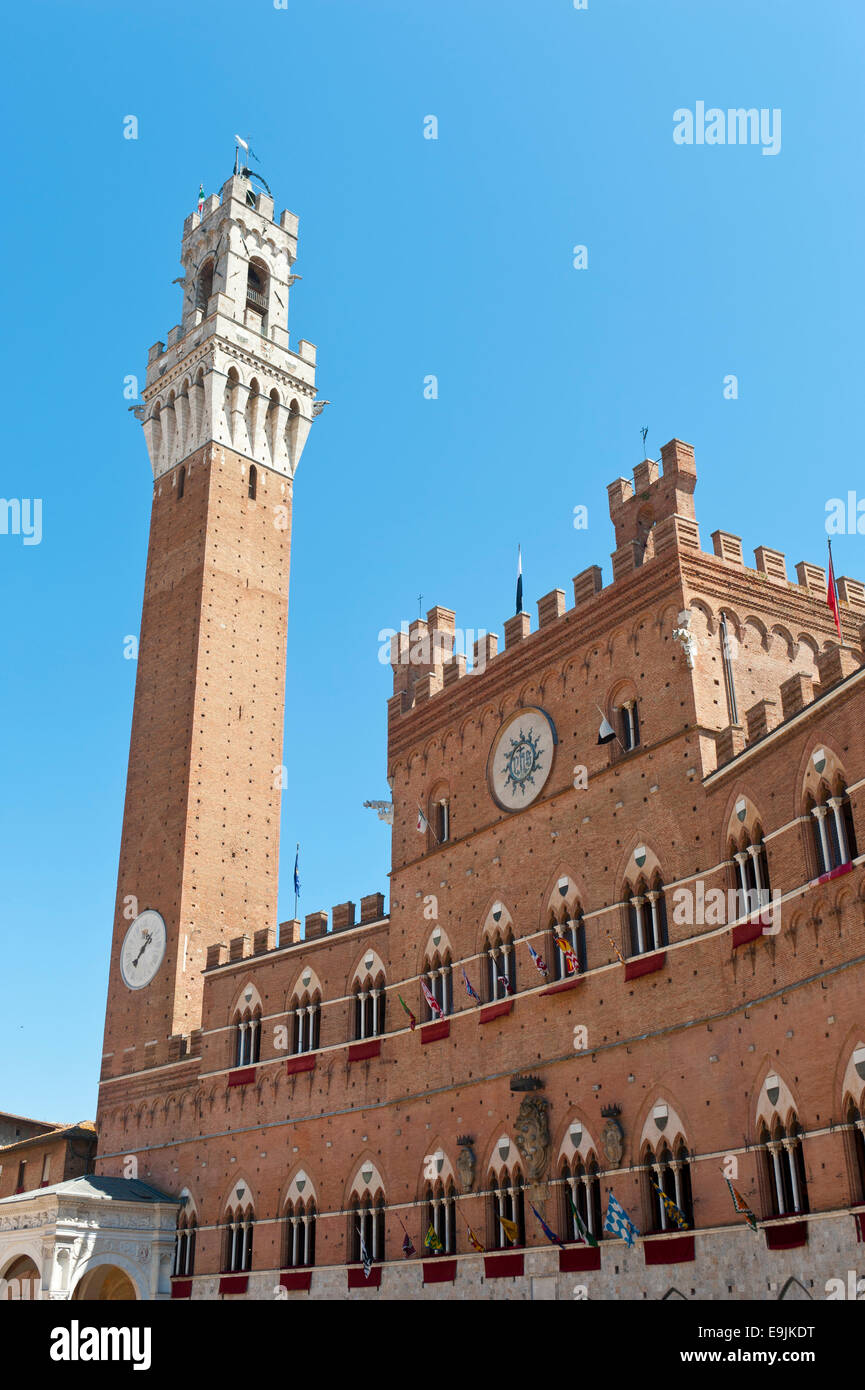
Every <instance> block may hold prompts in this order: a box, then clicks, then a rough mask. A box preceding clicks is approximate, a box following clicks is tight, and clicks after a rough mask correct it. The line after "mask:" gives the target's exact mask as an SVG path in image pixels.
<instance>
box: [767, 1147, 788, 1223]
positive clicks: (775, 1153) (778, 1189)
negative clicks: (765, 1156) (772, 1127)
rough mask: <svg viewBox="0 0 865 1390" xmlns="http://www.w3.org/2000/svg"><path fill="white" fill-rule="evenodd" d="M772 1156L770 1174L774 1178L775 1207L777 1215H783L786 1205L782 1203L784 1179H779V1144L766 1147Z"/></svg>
mask: <svg viewBox="0 0 865 1390" xmlns="http://www.w3.org/2000/svg"><path fill="white" fill-rule="evenodd" d="M766 1147H767V1149H768V1150H769V1153H770V1154H771V1155H772V1172H773V1173H774V1176H775V1193H776V1196H777V1206H778V1212H779V1215H781V1216H783V1215H784V1214H785V1206H786V1203H785V1201H784V1179H783V1178H782V1177H781V1158H780V1148H781V1146H780V1144H775V1143H770V1144H767V1145H766Z"/></svg>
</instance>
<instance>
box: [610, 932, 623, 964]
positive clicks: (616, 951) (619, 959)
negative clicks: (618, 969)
mask: <svg viewBox="0 0 865 1390" xmlns="http://www.w3.org/2000/svg"><path fill="white" fill-rule="evenodd" d="M607 940H608V941H609V943H610V945H611V946H612V948H613V950H614V951H615V953H616V958H617V960H618V962H619V965H624V963H625V957H624V956H623V955H622V953H621V951H620V950H619V948H618V946H617V945H616V943H615V941H614V940H613V938H612V937H611V936H608V937H607Z"/></svg>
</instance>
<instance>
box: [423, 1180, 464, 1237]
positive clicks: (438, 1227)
mask: <svg viewBox="0 0 865 1390" xmlns="http://www.w3.org/2000/svg"><path fill="white" fill-rule="evenodd" d="M456 1204H457V1199H456V1189H455V1188H454V1184H453V1179H452V1178H448V1183H447V1187H445V1185H444V1184H443V1183H442V1180H441V1178H438V1179H437V1180H436V1184H435V1186H434V1187H433V1185H432V1184H431V1183H427V1186H426V1192H425V1194H424V1221H423V1231H422V1232H421V1235H422V1237H423V1239H424V1240H426V1237H427V1234H428V1232H429V1229H430V1227H432V1229H433V1230H434V1231H435V1233H436V1235H437V1236H438V1238H439V1240H440V1241H441V1246H442V1248H441V1250H436V1249H435V1248H430V1247H429V1246H427V1247H426V1250H427V1252H428V1253H429V1254H430V1255H453V1254H454V1253H455V1252H456V1248H457V1247H456Z"/></svg>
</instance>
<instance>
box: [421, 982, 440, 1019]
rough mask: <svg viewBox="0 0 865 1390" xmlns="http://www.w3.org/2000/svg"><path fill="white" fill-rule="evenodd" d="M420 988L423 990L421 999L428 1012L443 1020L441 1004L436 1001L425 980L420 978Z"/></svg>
mask: <svg viewBox="0 0 865 1390" xmlns="http://www.w3.org/2000/svg"><path fill="white" fill-rule="evenodd" d="M420 987H421V989H422V990H423V997H424V999H425V1000H426V1001H427V1003H428V1004H429V1006H430V1012H431V1013H434V1014H438V1016H439V1018H444V1011H443V1009H442V1006H441V1004H440V1003H439V1001H438V1000H437V999H436V997H435V995H434V994H433V992H432V990H431V989H430V987H429V985H428V984H427V982H426V980H425V979H423V977H421V982H420Z"/></svg>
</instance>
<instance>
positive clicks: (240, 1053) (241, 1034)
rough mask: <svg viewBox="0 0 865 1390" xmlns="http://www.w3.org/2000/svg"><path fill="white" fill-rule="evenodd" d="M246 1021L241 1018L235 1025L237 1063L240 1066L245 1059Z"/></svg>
mask: <svg viewBox="0 0 865 1390" xmlns="http://www.w3.org/2000/svg"><path fill="white" fill-rule="evenodd" d="M246 1026H247V1025H246V1023H245V1022H244V1020H242V1019H241V1021H240V1023H238V1025H237V1063H236V1065H237V1066H238V1067H242V1066H243V1064H244V1061H245V1059H246Z"/></svg>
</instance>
